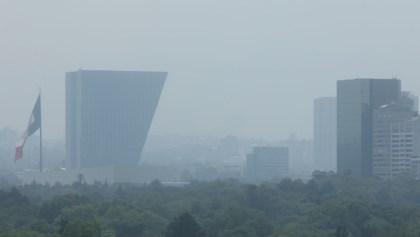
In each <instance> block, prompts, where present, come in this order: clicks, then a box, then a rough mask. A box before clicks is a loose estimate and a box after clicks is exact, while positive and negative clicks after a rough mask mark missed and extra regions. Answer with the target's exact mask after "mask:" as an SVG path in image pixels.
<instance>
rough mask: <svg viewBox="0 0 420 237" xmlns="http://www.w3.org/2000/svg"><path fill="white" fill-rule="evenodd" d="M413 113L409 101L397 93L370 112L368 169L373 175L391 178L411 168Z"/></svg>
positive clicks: (411, 104)
mask: <svg viewBox="0 0 420 237" xmlns="http://www.w3.org/2000/svg"><path fill="white" fill-rule="evenodd" d="M416 116H417V112H415V111H413V101H412V100H411V99H410V98H409V97H404V96H403V97H401V98H400V100H398V101H397V102H393V103H391V104H388V105H383V106H381V107H379V108H377V109H375V110H374V112H373V138H372V140H373V142H372V148H373V149H372V169H373V176H376V177H380V178H383V179H390V178H393V177H395V176H397V175H399V174H400V173H403V172H406V171H409V170H410V169H411V157H412V156H413V154H414V153H413V146H414V139H413V136H414V134H413V132H414V131H413V125H412V122H410V123H408V121H411V120H412V119H413V118H415V117H416Z"/></svg>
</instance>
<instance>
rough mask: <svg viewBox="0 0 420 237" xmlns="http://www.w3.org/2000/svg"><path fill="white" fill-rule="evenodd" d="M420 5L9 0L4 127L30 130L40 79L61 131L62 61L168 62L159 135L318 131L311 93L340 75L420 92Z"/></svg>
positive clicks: (161, 66) (3, 45) (1, 9)
mask: <svg viewBox="0 0 420 237" xmlns="http://www.w3.org/2000/svg"><path fill="white" fill-rule="evenodd" d="M6 2H7V3H6ZM186 5H188V7H185V6H186ZM80 6H83V7H80ZM419 10H420V3H418V2H416V1H409V0H406V1H399V2H398V3H394V2H393V1H378V0H376V1H372V2H369V3H365V2H364V1H361V0H357V1H352V2H351V3H337V2H334V1H332V0H322V1H319V2H317V3H312V2H307V1H306V2H305V1H293V2H288V1H285V2H281V3H280V2H276V1H270V0H267V1H261V2H258V3H256V2H252V1H232V2H229V3H226V2H223V3H222V2H221V1H214V2H201V3H198V2H194V1H192V0H182V1H181V2H177V3H166V2H163V1H154V2H138V1H121V2H119V3H118V4H114V3H112V2H102V1H96V0H94V1H89V2H84V1H80V0H78V1H72V2H71V3H55V2H54V1H44V2H42V3H34V2H31V1H20V2H8V1H4V2H1V3H0V30H2V32H4V36H5V37H2V38H1V39H0V107H1V108H2V109H3V116H2V117H1V118H0V127H1V128H2V127H5V126H10V127H12V128H15V129H18V130H19V131H20V132H22V131H23V130H24V129H25V127H26V124H27V119H28V117H29V114H30V110H31V107H32V105H33V102H34V101H35V99H36V96H37V93H38V88H39V87H41V88H42V93H43V119H44V121H43V126H44V129H45V130H44V137H45V138H46V139H49V138H64V130H65V129H64V128H65V126H64V73H65V72H66V71H74V70H77V69H79V68H82V69H91V70H96V69H109V70H147V71H160V70H163V71H168V72H169V74H168V80H167V84H166V85H165V88H164V89H163V92H162V98H161V101H160V103H159V106H158V108H157V111H156V116H155V120H154V121H153V123H152V127H151V130H150V133H151V134H158V135H159V134H166V133H168V134H185V135H209V136H218V137H224V136H226V135H227V134H233V135H236V136H239V137H261V138H265V139H270V140H281V139H284V138H287V137H289V134H290V133H296V134H297V135H298V137H299V138H312V131H313V128H312V127H313V125H312V120H313V115H312V113H313V109H312V103H313V100H314V99H315V98H318V97H324V96H336V93H335V90H336V81H337V80H344V79H353V78H391V77H394V76H395V77H398V78H399V79H401V80H402V90H404V91H412V92H413V93H414V94H416V95H419V94H420V93H419V92H420V80H419V78H420V69H419V68H418V67H417V65H418V64H419V62H420V49H419V48H418V47H416V46H417V42H419V41H420V34H419V33H418V32H420V31H419V30H418V29H419V27H420V26H418V25H416V24H414V23H415V22H419V21H420V16H419V15H418V14H417V12H418V11H419ZM93 15H94V16H95V18H92V16H93ZM232 15H233V16H234V17H232ZM75 16H77V17H75ZM109 16H112V17H109ZM191 19H195V21H191ZM332 19H334V20H332ZM75 35H76V36H79V37H74V36H75ZM69 38H72V41H69V40H68V39H69ZM306 85H309V86H306ZM11 102H13V103H11ZM291 103H292V104H291Z"/></svg>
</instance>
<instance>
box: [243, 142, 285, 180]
mask: <svg viewBox="0 0 420 237" xmlns="http://www.w3.org/2000/svg"><path fill="white" fill-rule="evenodd" d="M288 174H289V149H288V148H286V147H269V146H266V147H254V149H253V153H251V154H247V157H246V167H245V177H246V178H247V179H248V180H250V181H257V182H258V181H264V180H271V179H273V178H283V177H286V176H287V175H288Z"/></svg>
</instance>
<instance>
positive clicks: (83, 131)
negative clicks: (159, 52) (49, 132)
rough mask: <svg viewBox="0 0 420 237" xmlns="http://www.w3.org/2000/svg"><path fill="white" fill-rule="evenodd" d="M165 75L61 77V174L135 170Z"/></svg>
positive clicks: (92, 73)
mask: <svg viewBox="0 0 420 237" xmlns="http://www.w3.org/2000/svg"><path fill="white" fill-rule="evenodd" d="M166 76H167V73H166V72H134V71H93V70H79V71H75V72H68V73H66V167H67V169H80V168H97V167H110V166H113V167H115V166H134V165H137V164H138V162H139V159H140V155H141V153H142V149H143V146H144V143H145V141H146V137H147V134H148V132H149V128H150V124H151V122H152V119H153V116H154V113H155V110H156V107H157V104H158V101H159V98H160V94H161V91H162V88H163V85H164V82H165V80H166Z"/></svg>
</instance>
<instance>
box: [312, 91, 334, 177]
mask: <svg viewBox="0 0 420 237" xmlns="http://www.w3.org/2000/svg"><path fill="white" fill-rule="evenodd" d="M314 166H315V167H314V168H315V169H317V170H320V171H327V170H332V171H336V170H337V98H336V97H320V98H317V99H315V100H314Z"/></svg>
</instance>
